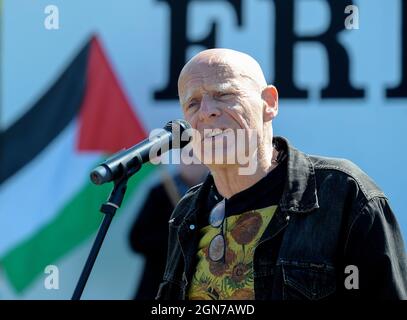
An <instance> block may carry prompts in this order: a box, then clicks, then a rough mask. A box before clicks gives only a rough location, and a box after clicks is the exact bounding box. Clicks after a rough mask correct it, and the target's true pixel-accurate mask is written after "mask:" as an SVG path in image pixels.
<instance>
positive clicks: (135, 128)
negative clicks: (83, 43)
mask: <svg viewBox="0 0 407 320" xmlns="http://www.w3.org/2000/svg"><path fill="white" fill-rule="evenodd" d="M78 137H79V138H78V149H79V151H102V152H106V153H114V152H117V151H119V150H121V149H123V148H128V147H130V146H132V145H134V144H135V143H137V142H139V141H141V140H142V139H144V138H146V131H145V130H144V128H143V126H142V125H141V123H140V121H139V119H138V118H137V116H136V115H135V112H134V110H133V109H132V107H131V105H130V103H129V101H128V100H127V98H126V96H125V94H124V92H123V90H122V88H121V86H120V84H119V81H118V79H117V78H116V76H115V74H114V72H113V69H112V67H111V65H110V63H109V61H108V59H107V57H106V55H105V53H104V52H103V48H102V46H101V44H100V42H99V40H98V39H97V38H96V37H93V38H92V39H91V45H90V52H89V57H88V66H87V79H86V88H85V96H84V98H83V101H82V106H81V109H80V114H79V135H78Z"/></svg>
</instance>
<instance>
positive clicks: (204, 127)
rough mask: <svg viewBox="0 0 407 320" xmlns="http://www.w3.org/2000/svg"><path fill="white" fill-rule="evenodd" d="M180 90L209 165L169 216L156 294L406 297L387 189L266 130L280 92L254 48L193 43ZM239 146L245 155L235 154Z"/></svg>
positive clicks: (405, 266)
mask: <svg viewBox="0 0 407 320" xmlns="http://www.w3.org/2000/svg"><path fill="white" fill-rule="evenodd" d="M178 91H179V99H180V103H181V106H182V111H183V113H184V117H185V119H186V120H188V121H189V122H190V123H191V126H192V127H193V129H194V134H193V141H192V145H193V146H194V148H193V150H194V153H195V155H196V157H197V158H199V159H200V160H201V161H202V162H203V163H204V164H205V165H206V166H207V167H208V168H209V170H210V174H209V175H208V177H207V179H206V180H205V182H204V183H203V184H200V185H197V186H195V187H193V188H191V189H190V190H189V191H188V193H187V194H186V196H184V197H183V198H182V199H181V201H180V202H179V203H178V205H177V207H176V208H175V210H174V212H173V214H172V216H171V219H170V220H169V246H168V255H167V265H166V268H165V273H164V276H163V281H162V283H161V285H160V288H159V290H158V294H157V299H190V300H194V299H201V300H207V299H208V300H228V299H245V300H250V299H261V300H288V299H304V300H322V299H338V298H355V299H358V298H369V297H371V298H390V299H406V298H407V293H406V291H407V284H406V282H407V259H406V251H405V248H404V244H403V240H402V237H401V234H400V230H399V226H398V224H397V222H396V219H395V217H394V214H393V213H392V211H391V208H390V206H389V203H388V201H387V198H386V196H385V195H384V194H383V192H382V191H381V190H380V189H379V188H378V187H377V186H376V184H375V183H374V182H373V181H372V179H370V178H369V177H368V176H367V175H366V174H365V173H364V172H363V171H362V170H361V169H359V168H358V167H357V166H356V165H354V164H353V163H351V162H350V161H348V160H344V159H335V158H327V157H319V156H310V155H306V154H304V153H303V152H301V151H299V150H297V149H295V148H294V147H293V146H292V145H291V144H290V143H289V142H288V141H287V140H286V139H284V138H282V137H273V129H272V121H273V120H274V118H275V117H276V116H277V114H278V92H277V89H276V88H275V87H274V86H272V85H267V83H266V81H265V78H264V75H263V72H262V70H261V68H260V66H259V64H258V63H257V62H256V61H255V60H254V59H253V58H252V57H250V56H248V55H246V54H244V53H241V52H237V51H233V50H228V49H211V50H205V51H202V52H200V53H199V54H197V55H196V56H195V57H193V58H192V59H191V60H190V61H189V62H188V63H187V64H186V65H185V66H184V68H183V69H182V71H181V74H180V76H179V80H178ZM242 132H243V134H242ZM230 136H232V138H234V139H232V142H233V143H234V144H233V145H231V144H230V143H229V142H230V139H226V138H227V137H230ZM226 140H228V144H226V142H225V141H226ZM249 140H251V141H252V142H253V141H254V143H255V145H256V147H255V148H250V147H249V146H248V144H249V142H248V141H249ZM231 153H232V157H230V158H229V160H230V159H232V160H234V161H226V160H225V159H226V158H227V157H223V156H230V154H231ZM214 154H218V155H219V154H221V155H222V157H220V161H218V160H219V158H215V157H214ZM243 154H246V155H248V158H247V159H249V161H248V162H241V161H237V159H241V158H242V157H239V156H242V155H243ZM250 162H251V163H250ZM253 162H254V165H253ZM248 167H251V168H252V170H250V173H249V174H248V173H247V171H242V169H247V168H248ZM242 172H243V173H242Z"/></svg>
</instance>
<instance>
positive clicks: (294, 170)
mask: <svg viewBox="0 0 407 320" xmlns="http://www.w3.org/2000/svg"><path fill="white" fill-rule="evenodd" d="M273 142H274V143H275V144H276V145H277V146H278V148H283V149H284V150H285V151H286V152H287V177H286V182H285V187H284V192H283V195H282V197H281V200H280V208H281V210H282V211H290V212H298V213H305V212H309V211H312V210H314V209H317V208H319V204H318V196H317V186H316V178H315V170H314V165H313V164H312V162H311V159H310V158H309V157H308V156H307V155H306V154H305V153H303V152H301V151H299V150H298V149H296V148H294V147H293V146H292V145H291V144H290V143H289V142H288V140H287V139H285V138H283V137H274V138H273Z"/></svg>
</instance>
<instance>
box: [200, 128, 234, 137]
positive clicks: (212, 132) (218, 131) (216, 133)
mask: <svg viewBox="0 0 407 320" xmlns="http://www.w3.org/2000/svg"><path fill="white" fill-rule="evenodd" d="M206 131H208V132H206ZM230 131H232V129H230V128H227V129H220V128H216V129H212V130H208V129H206V130H205V131H204V137H203V138H204V139H205V138H214V137H217V136H220V135H223V134H225V133H227V132H230Z"/></svg>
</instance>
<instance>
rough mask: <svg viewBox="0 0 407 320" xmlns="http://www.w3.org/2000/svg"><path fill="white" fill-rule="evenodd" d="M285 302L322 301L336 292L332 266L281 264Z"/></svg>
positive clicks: (297, 263) (295, 263)
mask: <svg viewBox="0 0 407 320" xmlns="http://www.w3.org/2000/svg"><path fill="white" fill-rule="evenodd" d="M281 265H282V271H283V282H284V283H283V299H284V300H321V299H325V298H328V297H329V296H331V295H332V294H334V293H335V291H336V274H335V269H334V267H332V266H329V265H326V264H318V263H308V262H307V263H302V262H287V261H283V262H281Z"/></svg>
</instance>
